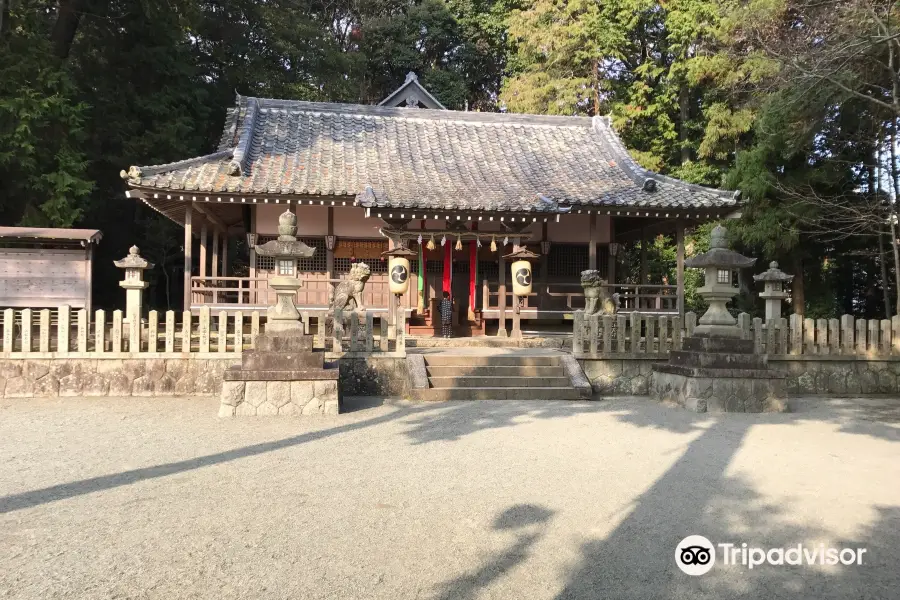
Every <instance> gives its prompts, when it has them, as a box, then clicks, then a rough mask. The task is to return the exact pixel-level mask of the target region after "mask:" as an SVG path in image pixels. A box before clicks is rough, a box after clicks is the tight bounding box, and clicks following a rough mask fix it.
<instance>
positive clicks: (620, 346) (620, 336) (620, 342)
mask: <svg viewBox="0 0 900 600" xmlns="http://www.w3.org/2000/svg"><path fill="white" fill-rule="evenodd" d="M625 323H626V321H625V315H616V352H619V353H624V352H625V334H626V333H628V331H627V330H626V329H625V327H626V325H625Z"/></svg>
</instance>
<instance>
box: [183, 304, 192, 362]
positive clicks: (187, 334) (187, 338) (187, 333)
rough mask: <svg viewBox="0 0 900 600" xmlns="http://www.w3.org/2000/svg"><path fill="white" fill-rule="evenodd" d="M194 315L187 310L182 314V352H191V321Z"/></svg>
mask: <svg viewBox="0 0 900 600" xmlns="http://www.w3.org/2000/svg"><path fill="white" fill-rule="evenodd" d="M192 319H193V315H191V311H189V310H186V311H184V312H183V313H181V351H182V352H190V351H191V320H192Z"/></svg>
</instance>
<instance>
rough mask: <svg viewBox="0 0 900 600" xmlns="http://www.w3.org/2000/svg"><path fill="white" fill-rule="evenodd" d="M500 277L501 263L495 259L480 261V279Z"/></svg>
mask: <svg viewBox="0 0 900 600" xmlns="http://www.w3.org/2000/svg"><path fill="white" fill-rule="evenodd" d="M499 277H500V265H499V264H497V261H495V260H479V261H478V279H479V280H481V279H488V280H490V281H497V279H498V278H499Z"/></svg>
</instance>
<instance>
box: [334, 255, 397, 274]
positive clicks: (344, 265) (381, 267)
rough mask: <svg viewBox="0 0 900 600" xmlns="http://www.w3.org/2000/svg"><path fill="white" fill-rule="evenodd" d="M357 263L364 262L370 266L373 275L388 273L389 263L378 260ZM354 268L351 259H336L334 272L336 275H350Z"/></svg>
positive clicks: (365, 260)
mask: <svg viewBox="0 0 900 600" xmlns="http://www.w3.org/2000/svg"><path fill="white" fill-rule="evenodd" d="M356 262H364V263H366V264H367V265H369V271H371V272H372V273H387V261H386V260H381V259H380V258H378V259H364V260H357V261H356ZM352 267H353V262H351V259H349V258H335V259H334V270H335V272H336V273H349V272H350V269H351V268H352Z"/></svg>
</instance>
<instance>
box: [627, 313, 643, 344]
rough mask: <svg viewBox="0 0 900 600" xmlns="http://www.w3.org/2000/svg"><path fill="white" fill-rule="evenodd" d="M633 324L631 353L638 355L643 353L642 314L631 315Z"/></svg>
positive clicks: (630, 319) (630, 318)
mask: <svg viewBox="0 0 900 600" xmlns="http://www.w3.org/2000/svg"><path fill="white" fill-rule="evenodd" d="M629 321H630V324H631V348H630V350H631V352H632V353H635V354H636V353H638V352H640V351H641V313H639V312H638V311H636V310H635V311H632V312H631V314H630V315H629Z"/></svg>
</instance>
